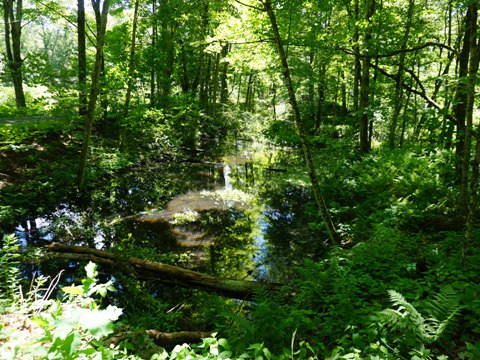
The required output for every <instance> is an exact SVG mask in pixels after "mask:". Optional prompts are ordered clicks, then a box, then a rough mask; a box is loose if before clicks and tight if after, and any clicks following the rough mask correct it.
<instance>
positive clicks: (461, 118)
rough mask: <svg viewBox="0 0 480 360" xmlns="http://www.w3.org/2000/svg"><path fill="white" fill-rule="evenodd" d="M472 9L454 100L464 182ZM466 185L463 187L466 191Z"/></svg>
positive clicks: (459, 172)
mask: <svg viewBox="0 0 480 360" xmlns="http://www.w3.org/2000/svg"><path fill="white" fill-rule="evenodd" d="M471 18H472V8H471V6H469V7H468V10H467V14H466V15H465V20H464V22H465V33H464V37H463V45H462V50H461V52H460V56H459V58H458V81H457V84H456V89H455V98H454V100H453V109H452V110H453V116H454V118H455V124H456V127H457V129H456V136H455V160H456V164H455V171H456V175H457V179H458V180H460V181H461V180H462V174H463V169H462V165H463V154H464V150H465V117H466V106H467V90H466V81H463V80H464V79H465V78H466V76H467V75H468V62H469V54H470V32H471V26H470V24H471ZM464 185H465V184H462V187H463V188H464V189H465V186H464Z"/></svg>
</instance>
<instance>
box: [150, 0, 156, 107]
mask: <svg viewBox="0 0 480 360" xmlns="http://www.w3.org/2000/svg"><path fill="white" fill-rule="evenodd" d="M152 17H153V24H152V44H151V48H152V57H153V59H152V60H153V62H152V64H151V69H150V105H151V106H155V103H156V89H157V88H156V84H155V80H156V78H157V73H156V68H157V59H156V56H155V55H153V54H155V52H156V47H157V34H158V29H157V0H153V1H152Z"/></svg>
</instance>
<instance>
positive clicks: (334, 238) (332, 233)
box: [263, 0, 339, 244]
mask: <svg viewBox="0 0 480 360" xmlns="http://www.w3.org/2000/svg"><path fill="white" fill-rule="evenodd" d="M263 5H264V7H265V10H266V11H267V14H268V17H269V18H270V23H271V25H272V30H273V34H274V37H275V43H276V45H277V50H278V54H279V56H280V61H281V63H282V68H283V78H284V81H285V84H286V86H287V90H288V95H289V99H290V105H291V106H292V110H293V112H294V115H295V123H296V126H297V131H298V133H299V136H300V142H301V145H302V150H303V154H304V159H305V164H306V167H307V171H308V174H309V176H310V181H311V182H312V187H313V194H314V196H315V200H316V203H317V205H318V208H319V211H320V215H321V216H322V219H323V222H324V224H325V227H326V229H327V233H328V236H329V238H330V241H331V243H332V244H338V243H339V237H338V234H337V231H336V229H335V226H334V224H333V222H332V219H331V217H330V214H329V212H328V209H327V206H326V204H325V200H324V198H323V195H322V192H321V190H320V184H319V182H318V178H317V174H316V173H315V167H314V165H313V160H312V155H311V153H310V148H309V145H308V143H307V139H306V136H305V129H304V126H303V122H302V118H301V115H300V109H299V107H298V104H297V98H296V95H295V89H294V87H293V82H292V78H291V76H290V68H289V66H288V62H287V57H286V55H285V50H284V48H283V42H282V39H281V38H280V32H279V30H278V25H277V19H276V18H275V13H274V12H273V9H272V3H271V0H265V1H263Z"/></svg>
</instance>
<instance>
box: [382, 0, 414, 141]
mask: <svg viewBox="0 0 480 360" xmlns="http://www.w3.org/2000/svg"><path fill="white" fill-rule="evenodd" d="M414 7H415V0H409V2H408V10H407V20H406V21H407V23H406V24H405V32H404V34H403V40H402V44H401V46H400V51H401V53H400V60H399V62H398V71H397V82H396V86H395V96H394V98H393V115H392V120H391V122H390V134H389V136H388V145H389V147H390V149H394V148H395V137H396V132H397V124H398V117H399V115H400V110H401V109H402V103H403V94H404V92H403V77H404V73H405V55H406V53H405V49H406V48H407V42H408V38H409V36H410V28H411V27H412V19H413V9H414Z"/></svg>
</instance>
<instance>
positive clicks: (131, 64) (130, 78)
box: [123, 0, 139, 117]
mask: <svg viewBox="0 0 480 360" xmlns="http://www.w3.org/2000/svg"><path fill="white" fill-rule="evenodd" d="M138 3H139V0H135V5H134V9H133V23H132V41H131V44H130V55H129V59H128V79H127V93H126V94H125V108H124V109H123V116H124V117H127V116H128V112H129V110H130V100H131V97H132V89H133V83H134V80H135V44H136V39H137V19H138Z"/></svg>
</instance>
